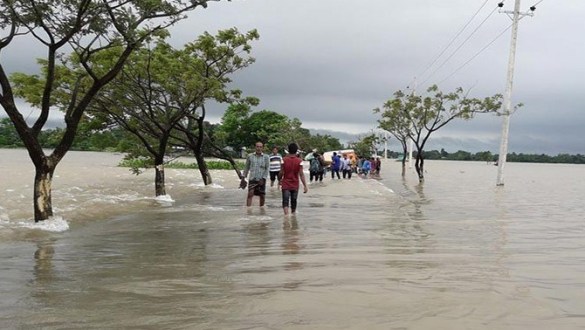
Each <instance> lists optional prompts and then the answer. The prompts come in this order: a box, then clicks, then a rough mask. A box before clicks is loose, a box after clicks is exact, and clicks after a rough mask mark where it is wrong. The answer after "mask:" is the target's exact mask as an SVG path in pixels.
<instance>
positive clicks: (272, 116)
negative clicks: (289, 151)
mask: <svg viewBox="0 0 585 330" xmlns="http://www.w3.org/2000/svg"><path fill="white" fill-rule="evenodd" d="M215 136H216V137H217V139H218V140H219V141H221V143H222V144H223V145H224V146H230V147H232V148H233V149H234V150H236V151H239V150H241V149H242V148H248V149H253V147H252V146H254V144H255V143H256V142H257V141H262V142H263V143H264V145H265V146H266V149H267V150H268V149H271V148H272V146H277V147H279V148H280V149H281V150H283V149H285V148H286V146H287V145H288V144H289V143H291V142H295V143H297V144H298V145H299V148H300V149H301V150H305V151H306V150H312V149H315V148H316V149H319V150H321V151H324V150H335V149H343V145H342V144H341V143H340V142H339V140H338V139H337V138H334V137H332V136H329V135H319V134H317V135H315V136H312V135H311V132H310V131H309V130H308V129H306V128H303V127H302V122H301V121H300V120H299V119H298V118H293V119H290V118H288V117H287V116H286V115H283V114H280V113H277V112H274V111H270V110H262V111H258V112H253V111H252V108H251V106H250V105H249V104H244V103H236V104H230V106H229V107H228V109H227V110H226V111H225V113H224V115H223V117H222V123H221V125H220V126H219V127H218V128H217V130H216V132H215Z"/></svg>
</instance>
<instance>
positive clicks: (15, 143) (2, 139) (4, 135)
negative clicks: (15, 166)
mask: <svg viewBox="0 0 585 330" xmlns="http://www.w3.org/2000/svg"><path fill="white" fill-rule="evenodd" d="M23 146H24V144H23V143H22V141H21V140H20V136H18V133H17V132H16V129H15V128H14V125H12V122H11V121H10V118H0V147H2V148H22V147H23Z"/></svg>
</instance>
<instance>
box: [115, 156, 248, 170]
mask: <svg viewBox="0 0 585 330" xmlns="http://www.w3.org/2000/svg"><path fill="white" fill-rule="evenodd" d="M206 163H207V168H209V169H210V170H231V169H233V168H232V164H230V163H229V162H228V161H225V160H210V161H206ZM236 164H237V166H238V168H239V169H240V170H243V169H244V165H245V164H244V162H242V161H237V160H236ZM118 166H119V167H130V168H133V169H139V168H152V167H154V163H153V161H152V159H150V158H132V159H123V160H122V161H120V163H119V164H118ZM165 167H166V168H174V169H194V170H196V169H199V166H197V163H184V162H179V161H172V162H169V163H166V164H165Z"/></svg>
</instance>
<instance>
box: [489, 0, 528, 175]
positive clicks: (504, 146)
mask: <svg viewBox="0 0 585 330" xmlns="http://www.w3.org/2000/svg"><path fill="white" fill-rule="evenodd" d="M503 5H504V3H503V2H500V3H499V4H498V6H499V7H500V8H501V7H502V6H503ZM534 9H535V7H534V6H533V7H530V10H531V11H530V12H529V13H520V0H516V2H515V4H514V11H513V12H510V11H502V12H503V13H505V14H508V16H510V15H511V19H512V37H511V40H510V55H509V58H508V78H507V82H506V92H505V94H504V113H503V115H502V117H503V123H502V140H501V142H500V155H499V157H498V179H497V182H496V185H497V186H503V185H504V166H505V165H506V157H507V156H508V132H509V131H510V114H511V112H512V86H513V81H514V63H515V60H516V42H517V40H518V21H519V20H520V18H522V17H524V16H533V15H534V13H533V12H534Z"/></svg>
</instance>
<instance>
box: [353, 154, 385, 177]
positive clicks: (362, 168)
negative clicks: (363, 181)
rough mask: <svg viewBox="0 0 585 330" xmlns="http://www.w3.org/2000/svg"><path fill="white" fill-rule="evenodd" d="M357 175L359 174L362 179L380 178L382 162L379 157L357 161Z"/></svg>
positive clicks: (363, 158)
mask: <svg viewBox="0 0 585 330" xmlns="http://www.w3.org/2000/svg"><path fill="white" fill-rule="evenodd" d="M357 167H358V169H359V171H358V174H361V175H362V176H364V177H368V176H369V177H371V178H373V177H379V176H380V169H381V167H382V161H381V160H380V158H379V157H374V156H372V157H370V159H368V158H366V157H360V158H359V160H358V166H357Z"/></svg>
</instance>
